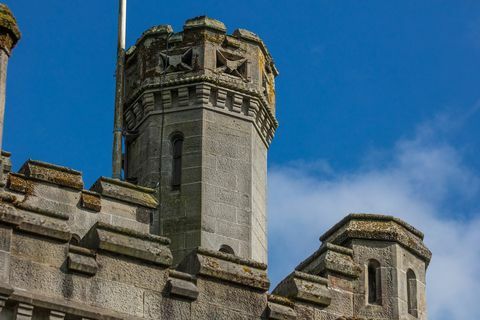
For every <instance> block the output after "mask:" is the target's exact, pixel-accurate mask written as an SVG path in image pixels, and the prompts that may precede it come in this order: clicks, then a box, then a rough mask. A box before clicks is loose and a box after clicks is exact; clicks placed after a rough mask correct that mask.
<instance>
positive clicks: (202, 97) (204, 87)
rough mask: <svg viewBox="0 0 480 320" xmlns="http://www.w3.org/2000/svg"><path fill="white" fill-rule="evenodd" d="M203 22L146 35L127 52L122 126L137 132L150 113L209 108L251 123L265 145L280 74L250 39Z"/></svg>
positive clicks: (156, 29)
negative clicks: (178, 30) (176, 29)
mask: <svg viewBox="0 0 480 320" xmlns="http://www.w3.org/2000/svg"><path fill="white" fill-rule="evenodd" d="M226 30H227V29H226V27H225V25H224V24H223V23H222V22H220V21H217V20H214V19H211V18H208V17H205V16H202V17H197V18H193V19H189V20H187V21H186V22H185V25H184V28H183V31H181V32H174V31H173V29H172V27H171V26H170V25H160V26H155V27H152V28H150V29H149V30H147V31H145V32H144V33H143V34H142V36H141V37H140V38H139V39H138V40H137V42H136V44H135V45H134V46H133V47H131V48H130V49H129V50H128V51H127V62H126V70H127V71H126V92H127V94H126V96H127V107H126V109H125V122H126V125H127V128H128V130H131V131H135V130H137V129H138V127H139V126H140V125H141V123H142V122H143V121H144V120H145V118H146V117H147V116H148V115H149V114H151V113H163V112H172V111H175V110H182V109H183V110H185V109H189V108H190V109H191V108H195V107H197V108H211V109H215V110H217V111H221V112H226V113H228V114H230V115H233V116H236V117H239V118H241V119H246V120H249V121H252V122H253V123H254V124H255V126H256V128H257V130H258V132H259V133H260V135H261V136H262V137H263V139H264V140H265V143H266V144H267V145H268V144H269V143H270V142H271V140H272V139H273V135H274V132H275V129H276V128H277V127H278V123H277V120H276V118H275V77H276V76H277V75H278V71H277V69H276V67H275V64H274V62H273V59H272V57H271V55H270V53H269V52H268V50H267V48H266V46H265V44H264V43H263V41H262V40H261V39H260V38H259V37H258V36H257V35H256V34H254V33H252V32H250V31H248V30H244V29H237V30H235V31H234V32H233V34H232V35H228V34H227V33H226Z"/></svg>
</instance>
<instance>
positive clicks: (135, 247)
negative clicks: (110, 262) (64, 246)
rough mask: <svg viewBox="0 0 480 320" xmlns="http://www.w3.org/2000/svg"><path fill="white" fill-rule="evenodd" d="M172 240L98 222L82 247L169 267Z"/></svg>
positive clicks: (84, 239) (86, 236)
mask: <svg viewBox="0 0 480 320" xmlns="http://www.w3.org/2000/svg"><path fill="white" fill-rule="evenodd" d="M169 244H170V239H168V238H164V237H160V236H155V235H152V234H148V233H142V232H137V231H133V230H131V229H126V228H120V227H115V226H112V225H109V224H106V223H103V222H97V223H96V224H95V225H94V226H93V227H92V228H91V229H90V231H89V232H88V233H87V235H85V237H84V238H83V239H82V241H81V245H82V246H84V247H87V248H90V249H94V250H103V251H108V252H112V253H116V254H121V255H123V256H126V257H130V258H135V259H139V260H144V261H148V262H151V263H154V264H157V265H162V266H166V267H169V266H171V264H172V261H173V258H172V253H171V251H170V249H169V248H168V245H169Z"/></svg>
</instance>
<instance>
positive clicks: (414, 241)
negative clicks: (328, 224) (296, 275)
mask: <svg viewBox="0 0 480 320" xmlns="http://www.w3.org/2000/svg"><path fill="white" fill-rule="evenodd" d="M320 240H321V241H322V242H323V245H322V246H321V247H320V249H319V250H318V251H317V252H315V253H314V254H313V255H311V256H310V257H309V258H308V259H306V260H305V261H304V262H302V263H301V264H300V265H299V266H298V267H297V271H301V272H306V273H309V274H313V275H318V276H322V277H325V278H327V279H328V282H329V286H330V287H331V288H332V289H335V292H336V296H335V304H332V305H331V306H330V307H329V308H330V309H331V310H332V312H335V308H337V307H338V306H342V310H343V312H344V314H345V315H349V316H351V317H353V318H352V319H385V320H387V319H389V320H395V319H396V320H400V319H421V320H426V319H427V306H426V293H425V283H426V280H425V279H426V276H425V275H426V270H427V266H428V264H429V262H430V259H431V256H432V254H431V252H430V250H428V248H427V247H426V246H425V244H424V243H423V233H422V232H420V231H418V230H417V229H415V228H414V227H412V226H411V225H409V224H407V223H405V222H404V221H402V220H400V219H397V218H394V217H392V216H385V215H374V214H350V215H348V216H347V217H345V218H344V219H343V220H342V221H340V222H339V223H337V224H336V225H335V226H334V227H332V228H331V229H330V230H329V231H327V232H326V233H325V234H324V235H323V236H321V237H320ZM279 289H283V287H281V286H279V288H277V289H276V290H279ZM346 310H348V312H346ZM326 311H329V310H326Z"/></svg>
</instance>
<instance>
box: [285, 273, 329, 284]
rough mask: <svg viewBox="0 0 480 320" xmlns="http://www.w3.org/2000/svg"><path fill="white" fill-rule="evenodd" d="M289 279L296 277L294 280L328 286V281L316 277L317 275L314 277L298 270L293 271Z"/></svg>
mask: <svg viewBox="0 0 480 320" xmlns="http://www.w3.org/2000/svg"><path fill="white" fill-rule="evenodd" d="M289 277H294V278H298V279H302V280H306V281H310V282H314V283H318V284H322V285H325V286H326V285H328V279H326V278H322V277H320V276H316V275H313V274H309V273H305V272H301V271H298V270H295V271H293V272H292V273H291V274H290V275H289Z"/></svg>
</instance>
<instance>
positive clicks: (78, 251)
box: [67, 245, 98, 275]
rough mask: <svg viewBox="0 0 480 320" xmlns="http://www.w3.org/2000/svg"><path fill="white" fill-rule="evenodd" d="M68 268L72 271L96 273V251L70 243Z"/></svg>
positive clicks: (88, 273)
mask: <svg viewBox="0 0 480 320" xmlns="http://www.w3.org/2000/svg"><path fill="white" fill-rule="evenodd" d="M67 268H68V270H69V271H72V272H80V273H83V274H87V275H95V274H96V273H97V270H98V264H97V261H96V259H95V252H94V251H92V250H89V249H85V248H82V247H77V246H74V245H70V246H69V252H68V257H67Z"/></svg>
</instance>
